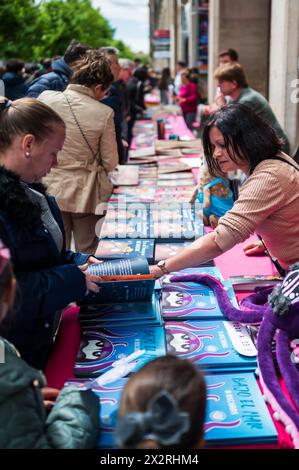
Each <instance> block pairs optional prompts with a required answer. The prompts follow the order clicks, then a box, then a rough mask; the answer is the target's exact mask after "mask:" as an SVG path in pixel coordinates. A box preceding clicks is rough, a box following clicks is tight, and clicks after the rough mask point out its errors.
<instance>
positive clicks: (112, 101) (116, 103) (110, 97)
mask: <svg viewBox="0 0 299 470" xmlns="http://www.w3.org/2000/svg"><path fill="white" fill-rule="evenodd" d="M100 52H102V53H103V54H104V55H105V56H106V57H107V58H108V59H109V60H110V63H111V72H112V73H113V77H114V83H113V85H112V87H111V88H110V90H109V92H108V94H107V97H106V98H104V99H103V100H102V103H104V104H106V105H107V106H109V107H110V108H112V109H113V111H114V126H115V136H116V143H117V151H118V161H119V163H120V164H121V165H122V164H124V163H126V156H125V149H124V142H123V138H122V99H121V96H120V91H119V90H118V88H117V86H116V85H115V82H117V80H118V77H119V72H120V65H119V63H118V50H117V49H116V48H115V47H101V48H100ZM125 145H127V143H126V144H125Z"/></svg>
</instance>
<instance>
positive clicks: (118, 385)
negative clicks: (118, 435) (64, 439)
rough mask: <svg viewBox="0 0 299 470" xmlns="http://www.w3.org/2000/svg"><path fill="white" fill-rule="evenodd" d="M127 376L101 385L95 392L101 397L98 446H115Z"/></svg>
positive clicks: (108, 447) (103, 447)
mask: <svg viewBox="0 0 299 470" xmlns="http://www.w3.org/2000/svg"><path fill="white" fill-rule="evenodd" d="M127 380H128V379H126V378H123V379H118V380H116V381H115V382H112V383H110V384H106V385H101V386H100V387H97V388H96V389H94V388H93V391H94V392H95V394H96V395H97V396H98V397H99V400H100V404H101V409H100V433H99V439H98V442H97V447H100V448H102V449H105V448H106V449H111V448H113V447H115V435H114V431H115V427H116V422H117V411H118V407H119V403H120V399H121V395H122V390H123V388H124V386H125V385H126V383H127Z"/></svg>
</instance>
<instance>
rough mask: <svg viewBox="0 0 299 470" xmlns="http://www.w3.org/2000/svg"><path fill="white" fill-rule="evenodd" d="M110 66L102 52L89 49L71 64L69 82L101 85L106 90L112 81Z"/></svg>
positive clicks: (88, 85)
mask: <svg viewBox="0 0 299 470" xmlns="http://www.w3.org/2000/svg"><path fill="white" fill-rule="evenodd" d="M110 67H111V65H110V61H109V59H108V58H107V57H105V55H104V54H103V53H102V52H100V51H98V50H96V49H91V50H89V51H87V52H86V53H85V54H84V56H83V57H81V59H79V60H77V61H76V62H74V63H73V64H72V70H73V75H72V77H71V83H75V84H77V85H84V86H86V87H91V86H93V85H102V88H103V89H104V90H106V89H107V88H109V86H110V85H111V84H112V83H113V81H114V77H113V74H112V72H111V68H110Z"/></svg>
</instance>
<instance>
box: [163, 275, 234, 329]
mask: <svg viewBox="0 0 299 470" xmlns="http://www.w3.org/2000/svg"><path fill="white" fill-rule="evenodd" d="M222 284H223V287H224V289H225V290H226V292H227V294H228V296H229V298H230V301H231V302H232V304H233V305H234V306H235V307H236V308H238V302H237V299H236V296H235V293H234V289H233V287H232V285H231V283H230V282H227V281H222ZM161 308H162V316H163V318H164V320H177V321H182V320H213V319H215V320H224V319H225V317H224V315H223V313H222V311H221V309H220V307H219V304H218V301H217V298H216V296H215V294H214V291H213V289H211V288H209V287H207V286H205V285H203V284H202V285H200V284H195V283H194V285H193V287H190V286H188V287H186V286H184V283H180V282H175V283H174V282H172V283H169V284H165V285H164V287H163V289H162V300H161Z"/></svg>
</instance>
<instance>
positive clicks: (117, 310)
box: [79, 291, 161, 324]
mask: <svg viewBox="0 0 299 470" xmlns="http://www.w3.org/2000/svg"><path fill="white" fill-rule="evenodd" d="M157 310H158V311H160V310H161V309H160V301H159V294H158V292H157V291H155V293H154V295H153V296H152V299H151V301H150V302H124V303H121V304H101V305H98V304H95V305H83V306H82V307H81V308H80V313H79V321H80V323H81V324H84V323H86V322H90V321H102V320H103V321H107V320H109V321H118V320H119V319H123V320H134V319H135V318H136V317H137V318H140V319H144V320H146V319H148V318H155V316H156V311H157Z"/></svg>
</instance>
